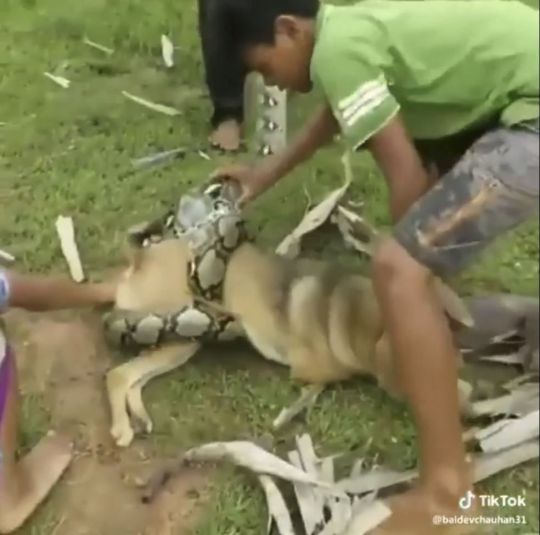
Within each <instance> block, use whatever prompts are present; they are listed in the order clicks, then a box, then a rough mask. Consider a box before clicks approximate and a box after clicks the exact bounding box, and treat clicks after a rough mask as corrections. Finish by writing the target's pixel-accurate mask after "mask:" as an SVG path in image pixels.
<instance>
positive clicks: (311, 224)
mask: <svg viewBox="0 0 540 535" xmlns="http://www.w3.org/2000/svg"><path fill="white" fill-rule="evenodd" d="M349 186H350V182H347V181H346V182H345V184H343V186H341V187H340V188H338V189H335V190H334V191H332V192H330V193H329V194H328V195H327V196H326V197H325V198H324V199H323V200H322V201H321V202H320V203H319V204H317V205H316V206H314V207H313V208H312V209H311V210H309V211H308V212H307V213H306V215H305V216H304V217H303V219H302V221H300V223H299V224H298V226H297V227H296V228H295V229H294V230H293V231H292V232H291V233H290V234H288V235H287V236H286V237H285V238H284V239H283V240H282V242H281V243H280V244H279V245H278V246H277V248H276V253H277V254H279V255H282V256H285V257H287V258H295V257H296V256H298V254H299V253H300V247H301V242H302V238H303V237H304V236H305V235H306V234H309V233H310V232H313V231H314V230H316V229H318V228H319V227H320V226H322V225H323V224H324V223H325V222H326V221H327V220H328V218H329V217H330V215H331V214H332V212H333V211H334V209H335V208H336V206H337V204H338V203H339V201H340V200H341V198H342V197H343V195H344V194H345V192H346V191H347V189H348V188H349Z"/></svg>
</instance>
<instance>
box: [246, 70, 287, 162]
mask: <svg viewBox="0 0 540 535" xmlns="http://www.w3.org/2000/svg"><path fill="white" fill-rule="evenodd" d="M246 87H247V89H246V110H247V112H248V117H249V119H248V121H249V122H251V123H254V124H253V127H254V143H253V145H252V148H253V151H254V152H255V153H256V154H257V156H263V157H264V156H270V155H271V154H275V153H276V152H280V151H282V150H283V149H284V148H285V146H286V144H287V92H286V91H281V90H280V89H279V88H278V87H275V86H274V87H270V86H266V85H265V84H264V81H263V79H262V77H261V76H259V75H252V77H251V78H250V79H249V80H248V82H247V86H246Z"/></svg>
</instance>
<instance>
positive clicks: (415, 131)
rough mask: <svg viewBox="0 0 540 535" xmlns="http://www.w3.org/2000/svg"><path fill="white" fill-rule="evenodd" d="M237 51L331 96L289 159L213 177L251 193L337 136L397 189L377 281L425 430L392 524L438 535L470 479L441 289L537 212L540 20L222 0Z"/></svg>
mask: <svg viewBox="0 0 540 535" xmlns="http://www.w3.org/2000/svg"><path fill="white" fill-rule="evenodd" d="M222 2H223V5H222V6H221V7H222V8H223V10H224V12H226V14H227V15H226V16H224V20H227V21H228V28H227V31H228V33H229V35H234V36H235V39H236V45H237V51H238V53H239V54H241V55H242V57H243V58H244V59H245V61H246V62H247V64H248V65H249V66H250V68H251V69H252V70H255V71H258V72H259V73H260V74H262V75H263V77H264V78H265V81H266V83H267V84H269V85H278V86H280V87H281V88H282V89H288V90H293V91H299V92H308V91H310V90H311V89H312V87H313V86H315V87H317V88H318V89H319V90H320V91H321V93H322V94H323V95H324V98H325V102H324V104H323V106H322V107H321V109H320V111H318V112H317V113H316V114H315V115H314V116H313V118H312V119H311V120H310V121H309V122H308V123H307V124H306V125H305V127H304V128H303V130H302V131H301V133H300V134H299V135H298V137H297V138H296V139H295V140H293V141H292V142H291V144H290V145H289V147H288V148H287V149H286V150H285V151H283V153H281V154H276V155H273V156H271V157H269V158H267V159H265V160H264V161H263V162H262V163H260V164H259V165H257V166H255V167H247V166H241V165H237V166H232V167H231V168H228V169H222V170H219V171H218V172H217V173H216V175H217V176H221V177H229V178H231V179H235V180H237V181H238V182H239V183H240V184H241V186H242V189H243V202H248V201H250V200H252V199H254V198H255V197H256V196H257V195H259V194H260V193H262V192H263V191H264V190H266V189H267V188H269V187H270V186H271V185H273V184H274V183H276V182H277V181H278V180H279V179H280V178H281V177H283V176H284V175H286V174H287V173H288V172H289V171H291V170H292V169H293V168H294V167H295V166H296V165H298V164H299V163H301V162H303V161H304V160H306V159H307V158H309V157H310V156H311V155H312V154H313V153H314V152H315V151H316V150H317V149H318V148H320V147H322V146H323V145H325V144H327V143H329V142H330V141H332V139H333V138H334V136H336V134H338V133H341V134H342V136H343V138H344V140H345V141H346V142H347V143H348V144H349V146H350V147H351V148H352V149H354V150H358V149H364V148H365V149H367V150H369V151H370V152H371V154H372V155H373V157H374V159H375V160H376V162H377V163H378V165H379V167H380V169H381V171H382V173H383V174H384V177H385V179H386V182H387V184H388V188H389V199H390V212H391V215H392V220H393V223H394V230H393V233H392V236H391V237H389V238H387V239H386V240H385V241H384V242H383V243H381V244H380V246H379V248H378V250H377V251H376V253H375V255H374V258H373V265H372V269H373V281H374V285H375V288H376V293H377V296H378V299H379V302H380V306H381V309H382V311H383V314H384V318H385V321H386V325H387V328H388V329H389V332H390V336H391V342H392V346H393V349H394V353H395V355H396V358H397V363H396V364H397V366H398V369H399V370H400V376H401V380H402V384H403V387H404V390H405V392H406V394H407V398H408V402H409V404H410V406H411V409H412V413H413V417H414V420H415V423H416V427H417V431H418V434H419V446H420V452H421V462H420V465H421V477H420V482H419V485H418V488H417V489H415V490H414V491H411V492H410V493H408V494H406V495H403V496H400V497H399V498H398V499H396V500H395V501H394V502H393V503H392V510H393V515H392V517H391V518H390V520H389V521H388V522H387V523H386V524H385V529H388V530H389V531H392V530H393V529H395V530H396V531H395V532H396V533H400V534H404V533H414V535H419V534H420V533H423V532H424V531H427V532H430V531H431V530H433V529H434V526H433V523H432V518H433V515H435V514H441V513H442V514H444V513H446V512H447V513H451V514H453V513H455V512H458V511H459V509H458V501H459V498H460V497H462V496H464V495H465V494H466V493H467V491H468V490H469V489H470V488H471V487H472V478H471V472H470V467H468V466H467V462H466V455H465V448H464V444H463V441H462V438H461V434H462V427H461V423H460V418H459V411H458V394H457V362H458V358H457V350H456V348H455V347H454V345H453V342H452V337H451V333H450V329H449V325H448V322H447V319H446V317H445V315H444V313H443V310H442V308H441V305H440V303H439V302H438V300H437V298H436V296H435V293H434V291H433V287H432V280H433V275H434V274H435V275H438V276H443V277H445V276H451V275H455V274H457V273H458V272H459V271H461V270H462V269H463V268H465V267H466V266H468V265H470V263H471V262H472V261H473V260H474V258H475V257H476V256H477V254H478V253H479V252H480V251H481V250H483V249H484V248H485V246H486V245H488V244H489V243H490V242H491V241H492V240H493V239H494V238H496V237H498V236H500V235H501V234H503V233H505V232H507V231H509V230H511V229H513V228H515V227H516V226H517V225H519V224H520V223H522V222H524V221H525V220H527V219H529V218H531V217H534V216H537V215H538V160H539V150H538V141H539V140H538V116H539V106H538V98H539V81H538V80H539V67H538V64H539V52H538V50H539V49H538V42H539V23H538V13H537V12H536V11H535V10H533V9H532V8H529V7H526V6H525V5H523V4H521V3H518V2H515V1H497V0H494V1H482V0H480V1H479V0H469V1H460V0H457V1H445V0H432V1H427V2H423V1H392V0H388V1H376V0H364V1H363V2H360V3H358V4H355V5H351V6H342V7H337V6H332V5H319V4H318V2H317V0H222Z"/></svg>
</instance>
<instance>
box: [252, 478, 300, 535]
mask: <svg viewBox="0 0 540 535" xmlns="http://www.w3.org/2000/svg"><path fill="white" fill-rule="evenodd" d="M258 479H259V482H260V484H261V486H262V488H263V490H264V493H265V495H266V503H267V505H268V529H267V533H268V535H270V534H272V533H276V531H274V530H277V534H278V535H295V532H294V527H293V523H292V519H291V515H290V513H289V509H288V508H287V504H286V503H285V500H284V499H283V496H282V494H281V492H280V491H279V488H278V486H277V485H276V484H275V482H274V480H273V479H272V478H271V477H270V476H266V475H261V476H259V477H258Z"/></svg>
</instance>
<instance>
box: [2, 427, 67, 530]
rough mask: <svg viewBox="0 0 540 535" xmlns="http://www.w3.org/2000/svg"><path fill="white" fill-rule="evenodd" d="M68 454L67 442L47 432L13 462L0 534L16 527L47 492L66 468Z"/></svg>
mask: <svg viewBox="0 0 540 535" xmlns="http://www.w3.org/2000/svg"><path fill="white" fill-rule="evenodd" d="M71 457H72V448H71V443H70V442H69V440H67V439H66V438H64V437H62V436H59V435H56V434H53V433H50V434H49V435H47V436H46V437H44V438H42V439H41V440H40V441H39V443H38V444H37V445H36V446H35V447H34V448H33V449H32V451H30V453H28V455H26V456H25V457H24V458H23V459H21V461H20V462H19V463H18V465H17V475H16V477H17V478H18V481H17V482H16V484H15V485H13V486H11V489H10V490H11V491H13V490H14V491H15V492H14V493H13V495H8V496H7V499H6V500H5V502H4V503H5V505H7V507H6V508H5V509H3V508H0V533H11V532H12V531H14V530H15V529H17V528H19V527H20V526H21V525H22V524H23V523H24V522H25V521H26V519H27V518H28V517H29V516H30V515H31V514H32V513H33V512H34V510H35V509H36V508H37V506H38V505H39V504H40V503H41V502H42V501H43V499H44V498H45V497H46V496H47V495H48V494H49V492H50V491H51V489H52V487H53V486H54V485H55V483H56V482H57V481H58V480H59V479H60V477H61V476H62V474H63V473H64V471H65V470H66V468H67V467H68V465H69V463H70V461H71Z"/></svg>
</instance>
